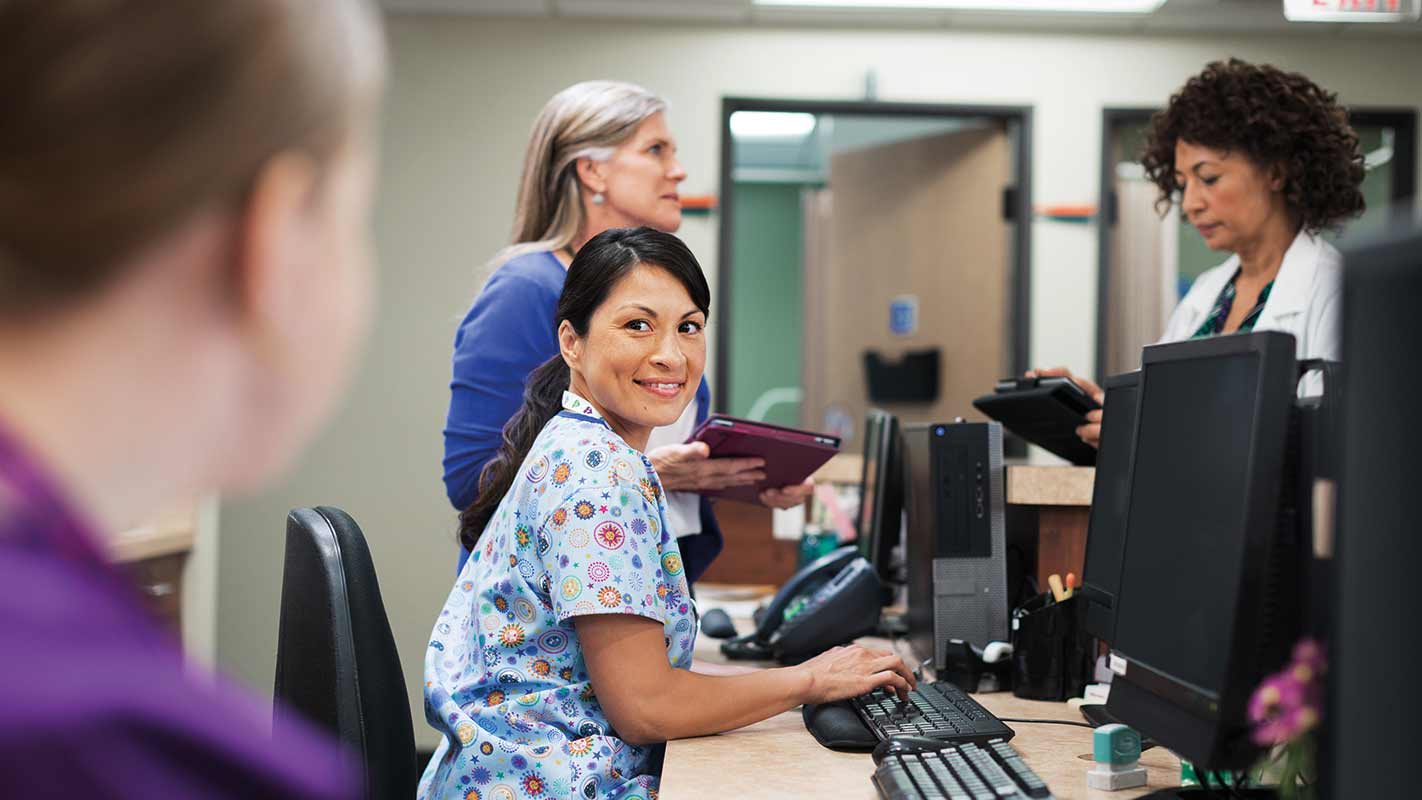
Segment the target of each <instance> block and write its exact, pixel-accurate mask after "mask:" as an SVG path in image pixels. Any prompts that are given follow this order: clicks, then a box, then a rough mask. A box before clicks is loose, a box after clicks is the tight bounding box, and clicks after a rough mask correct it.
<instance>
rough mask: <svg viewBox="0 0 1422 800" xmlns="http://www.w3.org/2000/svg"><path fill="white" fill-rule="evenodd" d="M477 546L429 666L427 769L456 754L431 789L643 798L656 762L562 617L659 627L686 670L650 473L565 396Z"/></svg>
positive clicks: (683, 626)
mask: <svg viewBox="0 0 1422 800" xmlns="http://www.w3.org/2000/svg"><path fill="white" fill-rule="evenodd" d="M482 539H483V541H482V542H481V546H480V547H479V549H477V550H475V551H474V554H473V555H472V556H471V557H470V559H469V563H468V564H467V565H466V566H465V568H464V572H463V573H462V574H461V575H460V576H459V581H458V582H457V583H456V584H455V586H454V591H453V592H451V593H450V596H449V601H448V602H447V603H445V607H444V611H442V612H441V613H440V615H439V622H438V623H437V624H436V625H435V631H434V636H433V638H432V641H431V642H430V650H429V654H428V656H427V657H426V660H425V681H426V683H425V686H426V707H427V709H428V710H429V718H430V722H431V724H433V725H435V726H436V727H438V728H440V729H441V730H443V731H444V733H445V734H446V739H445V743H444V744H443V745H442V746H441V752H440V753H437V754H436V755H437V756H438V755H445V754H446V752H447V750H448V747H449V742H450V740H451V737H452V739H453V740H454V741H457V742H459V744H460V746H461V747H460V750H461V752H460V755H459V756H458V757H457V758H455V759H453V760H448V759H441V758H436V759H435V760H434V761H433V762H431V764H432V765H433V767H434V772H433V774H432V775H430V776H429V777H430V778H432V779H433V783H435V784H438V785H445V786H450V787H456V788H457V789H458V791H456V792H453V793H451V794H452V796H455V797H461V798H462V797H464V796H466V794H467V792H468V790H469V789H475V790H477V791H478V792H479V794H478V795H475V796H482V797H486V798H498V797H504V796H507V797H525V796H527V797H540V796H548V797H570V796H573V795H582V796H589V797H596V796H608V797H647V796H648V792H649V791H650V790H651V787H652V786H654V785H655V782H654V779H653V778H652V776H650V775H648V774H646V773H647V772H648V768H649V762H650V760H651V748H647V747H637V746H634V745H629V744H626V743H624V742H623V741H622V740H620V739H618V738H617V737H616V735H615V734H613V733H612V725H611V723H609V722H608V720H607V716H606V715H605V714H604V713H603V710H602V707H601V706H599V705H598V702H597V698H596V696H595V695H594V693H593V687H592V683H591V682H590V681H589V679H588V671H587V665H586V664H584V663H583V654H582V651H581V649H580V648H579V646H578V638H577V632H576V631H575V630H574V629H573V625H572V618H573V617H576V616H583V615H588V614H636V615H638V616H642V617H648V618H650V619H654V620H656V621H657V622H660V623H662V627H663V631H664V633H665V636H666V641H667V660H668V662H669V663H670V664H671V665H672V666H673V667H677V668H680V669H689V668H690V667H691V647H692V643H693V642H694V641H695V638H696V625H695V619H694V617H693V613H692V609H691V603H690V599H689V598H688V597H687V591H686V577H685V575H684V574H683V571H682V566H681V553H680V552H678V550H677V545H676V536H675V535H673V534H672V533H671V532H670V531H668V530H667V527H666V507H665V502H664V501H663V499H662V490H661V484H660V482H659V481H658V480H657V474H656V472H654V471H653V470H652V464H651V462H650V461H648V460H647V458H646V456H644V455H642V454H641V453H639V452H637V451H636V450H634V449H632V448H631V447H629V446H628V445H627V443H626V442H624V441H622V439H621V437H619V436H618V435H617V434H616V433H614V432H613V431H612V429H611V428H610V427H608V425H607V422H606V421H604V420H603V418H602V416H601V415H600V414H599V413H598V412H597V410H596V409H594V408H593V407H592V406H591V405H589V404H588V403H587V402H586V401H584V400H582V399H581V398H579V397H578V396H577V395H574V394H572V393H571V392H569V393H565V394H564V395H563V410H562V411H561V412H560V413H559V414H558V415H557V416H556V417H554V418H553V421H552V422H549V423H548V425H547V427H545V428H544V429H543V432H542V433H541V434H539V436H538V439H537V441H536V442H535V443H534V446H533V450H532V452H530V453H529V455H528V458H527V459H525V461H524V463H523V468H522V469H521V470H519V473H518V477H517V478H516V479H515V480H514V488H513V490H512V491H510V492H509V493H508V495H507V496H506V497H505V498H504V501H503V503H501V504H500V505H499V509H498V511H497V512H496V514H495V516H494V519H493V520H492V521H490V523H489V526H488V527H487V528H485V530H484V535H483V537H482ZM451 773H459V774H461V775H462V776H464V777H465V778H467V779H468V780H467V781H465V782H461V781H459V780H458V779H454V780H450V775H451ZM445 796H450V795H448V794H447V795H445Z"/></svg>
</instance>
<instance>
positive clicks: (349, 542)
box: [276, 506, 419, 798]
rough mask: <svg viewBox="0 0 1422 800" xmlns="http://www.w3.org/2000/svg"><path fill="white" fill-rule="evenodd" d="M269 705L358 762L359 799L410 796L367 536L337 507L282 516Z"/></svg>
mask: <svg viewBox="0 0 1422 800" xmlns="http://www.w3.org/2000/svg"><path fill="white" fill-rule="evenodd" d="M276 699H277V700H278V701H279V702H282V703H285V705H287V706H289V707H291V708H294V709H296V710H297V711H299V712H301V713H302V714H304V715H306V716H307V717H308V718H310V719H311V720H312V721H314V722H316V723H317V724H318V725H321V726H323V727H325V728H327V729H329V730H330V731H331V732H332V733H333V734H335V735H336V737H337V738H339V739H340V741H341V743H342V744H343V745H344V746H345V747H346V748H347V750H348V751H349V752H351V753H352V754H354V755H356V756H358V757H359V758H360V763H361V766H362V770H363V773H362V775H361V777H362V779H363V782H364V790H365V796H366V797H368V798H406V797H414V796H415V785H416V782H417V781H418V780H419V768H418V765H417V762H416V757H415V732H414V728H413V727H412V726H411V723H410V703H409V701H408V700H407V699H406V695H405V676H404V673H403V672H402V671H401V669H400V654H399V652H397V651H396V649H395V637H394V636H393V635H392V634H391V633H390V622H389V620H388V619H386V616H385V604H384V603H383V602H381V599H380V585H379V583H378V582H377V581H376V578H375V565H374V564H372V563H371V560H370V550H369V548H367V547H366V544H365V536H363V535H362V534H361V532H360V527H359V526H358V525H356V523H355V520H353V519H351V517H350V515H349V514H347V513H346V512H344V511H342V510H340V509H339V508H332V507H330V506H319V507H317V508H314V509H312V508H298V509H296V510H294V511H292V512H291V513H290V514H289V515H287V518H286V564H285V568H284V571H283V574H282V585H281V630H280V633H279V638H278V640H277V665H276Z"/></svg>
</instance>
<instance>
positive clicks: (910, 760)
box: [874, 739, 1052, 800]
mask: <svg viewBox="0 0 1422 800" xmlns="http://www.w3.org/2000/svg"><path fill="white" fill-rule="evenodd" d="M874 785H875V786H876V787H878V788H879V794H880V796H882V797H884V798H886V799H887V800H919V798H922V799H923V800H1022V799H1023V798H1033V800H1052V793H1051V792H1050V791H1049V790H1048V789H1047V786H1046V784H1045V783H1042V780H1041V778H1039V777H1037V774H1036V773H1035V772H1033V771H1032V770H1031V768H1029V767H1028V766H1027V763H1026V762H1025V761H1024V760H1023V759H1022V756H1021V754H1019V753H1018V752H1017V751H1016V750H1014V749H1013V748H1012V746H1011V745H1009V744H1008V743H1007V742H1005V741H1003V740H1001V739H993V740H991V741H989V742H986V743H984V744H983V745H982V746H977V745H974V744H971V743H962V744H949V745H947V746H945V747H944V749H942V750H939V751H934V752H928V753H919V754H895V755H889V756H887V757H885V758H884V760H883V762H882V763H881V764H880V765H879V768H878V770H877V771H876V772H875V776H874Z"/></svg>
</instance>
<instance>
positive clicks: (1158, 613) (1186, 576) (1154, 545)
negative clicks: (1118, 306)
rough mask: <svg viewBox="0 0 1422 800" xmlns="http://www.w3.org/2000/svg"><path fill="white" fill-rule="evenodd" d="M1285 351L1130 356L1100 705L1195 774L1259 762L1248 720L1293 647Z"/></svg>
mask: <svg viewBox="0 0 1422 800" xmlns="http://www.w3.org/2000/svg"><path fill="white" fill-rule="evenodd" d="M1294 348H1295V341H1294V338H1293V337H1292V336H1290V335H1289V334H1286V333H1279V332H1256V333H1251V334H1243V335H1232V336H1220V337H1215V338H1210V339H1201V340H1195V341H1188V342H1178V343H1172V344H1165V345H1156V346H1154V347H1147V348H1146V349H1145V351H1144V353H1143V359H1142V360H1143V367H1142V371H1141V388H1140V392H1141V398H1140V406H1139V409H1138V411H1137V414H1138V419H1137V425H1136V447H1135V458H1134V463H1133V466H1132V469H1131V490H1130V510H1129V512H1128V514H1127V523H1126V548H1125V552H1124V554H1123V558H1122V564H1121V582H1120V591H1119V594H1118V602H1117V604H1116V628H1115V638H1114V640H1113V641H1112V659H1111V661H1112V668H1113V670H1115V671H1116V675H1115V678H1114V679H1113V681H1112V685H1111V694H1110V699H1109V701H1108V703H1107V706H1108V709H1109V711H1110V712H1111V713H1112V714H1113V715H1114V716H1116V717H1117V718H1119V719H1120V720H1121V721H1123V722H1125V723H1126V724H1128V725H1131V726H1132V727H1134V728H1136V729H1137V730H1139V731H1141V733H1142V734H1144V735H1147V736H1150V737H1152V738H1154V739H1155V740H1156V741H1158V742H1160V743H1161V744H1163V745H1165V746H1166V747H1168V748H1170V749H1171V750H1173V751H1175V752H1176V753H1178V754H1179V755H1180V756H1181V757H1182V758H1186V759H1189V760H1191V761H1193V762H1195V763H1196V764H1198V765H1200V766H1202V767H1205V768H1208V769H1242V768H1246V767H1248V766H1250V765H1251V764H1252V763H1253V761H1254V760H1255V758H1256V757H1257V755H1258V752H1259V751H1258V750H1257V749H1256V748H1255V746H1254V745H1253V744H1252V743H1251V742H1250V740H1249V736H1248V726H1247V723H1246V715H1245V710H1246V705H1247V702H1248V699H1249V696H1250V693H1251V692H1252V691H1253V690H1254V688H1255V686H1256V685H1257V684H1258V682H1259V681H1260V680H1261V679H1262V678H1263V677H1264V675H1265V674H1266V673H1267V672H1269V671H1272V670H1275V669H1278V668H1279V667H1280V666H1281V665H1282V663H1283V661H1284V658H1285V656H1286V655H1287V652H1288V647H1289V646H1290V645H1292V643H1293V639H1294V637H1295V636H1296V634H1297V621H1296V617H1295V621H1294V623H1293V624H1292V626H1290V624H1289V623H1288V622H1287V615H1286V614H1283V615H1281V612H1289V611H1291V610H1296V607H1297V603H1298V598H1297V597H1290V596H1287V591H1284V592H1280V590H1279V589H1278V583H1277V581H1276V578H1277V577H1279V574H1280V573H1283V572H1286V571H1287V570H1289V569H1291V568H1293V566H1292V565H1295V564H1296V563H1297V562H1296V559H1297V550H1296V549H1295V550H1288V548H1287V547H1286V546H1285V544H1282V543H1281V540H1284V541H1285V542H1288V541H1293V540H1294V539H1295V538H1296V537H1297V533H1298V532H1297V531H1296V530H1292V529H1291V525H1292V524H1294V523H1295V522H1296V516H1295V514H1294V512H1293V511H1292V510H1289V509H1286V508H1281V505H1284V506H1287V504H1288V499H1287V498H1290V497H1292V496H1293V494H1294V492H1293V491H1292V487H1293V485H1294V482H1293V480H1292V467H1288V466H1286V461H1287V454H1286V448H1287V445H1288V443H1289V440H1290V436H1289V433H1290V431H1289V429H1290V420H1291V417H1292V416H1293V405H1294V395H1295V387H1296V385H1297V383H1298V379H1297V367H1296V364H1295V358H1294ZM1107 416H1108V417H1109V414H1108V415H1107ZM1286 551H1287V552H1286ZM1290 627H1292V630H1290V629H1289V628H1290Z"/></svg>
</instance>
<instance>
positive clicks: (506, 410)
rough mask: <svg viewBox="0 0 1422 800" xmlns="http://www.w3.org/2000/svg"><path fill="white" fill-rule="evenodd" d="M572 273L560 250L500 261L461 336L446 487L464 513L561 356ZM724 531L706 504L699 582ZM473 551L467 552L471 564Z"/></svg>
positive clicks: (698, 541)
mask: <svg viewBox="0 0 1422 800" xmlns="http://www.w3.org/2000/svg"><path fill="white" fill-rule="evenodd" d="M567 274H568V273H567V270H566V269H564V267H563V264H562V262H560V261H559V260H558V259H557V257H556V256H554V255H553V254H552V253H550V252H547V251H543V252H536V253H528V254H525V255H522V256H518V257H517V258H513V259H510V260H509V261H508V262H506V263H504V264H503V265H501V266H499V267H498V269H496V270H495V271H494V274H493V275H492V276H491V277H490V278H489V281H488V283H486V284H485V285H484V288H483V290H482V291H480V292H479V296H478V297H476V298H474V304H473V305H472V306H471V307H470V308H469V313H468V314H466V315H465V316H464V321H463V322H461V323H460V325H459V330H458V331H457V332H456V333H455V334H454V358H453V365H452V366H453V369H452V373H453V375H452V377H451V379H450V382H449V414H448V416H447V417H446V419H445V425H444V487H445V492H446V493H447V494H448V495H449V502H450V503H451V504H452V505H453V506H454V507H455V509H457V510H461V511H462V510H463V509H465V508H467V507H468V506H469V505H470V504H471V503H473V502H474V499H475V498H476V497H477V496H478V494H479V474H480V473H481V472H482V471H483V470H484V465H485V464H487V463H489V461H490V460H491V459H492V458H493V457H494V456H495V455H496V454H497V453H498V450H499V445H500V443H501V442H502V441H503V429H504V424H505V423H506V422H508V421H509V419H510V418H511V417H513V415H514V412H516V411H518V409H519V407H520V406H522V405H523V389H524V382H525V381H526V380H527V378H528V376H529V374H530V373H532V372H533V370H535V369H537V368H538V366H539V365H540V364H542V363H543V362H545V361H547V360H548V359H550V358H552V357H553V356H555V355H557V354H558V336H557V330H558V326H557V320H556V319H555V318H556V316H557V313H558V298H559V297H560V296H561V295H562V294H563V281H564V280H565V279H566V278H567ZM710 400H711V391H710V388H709V387H708V386H707V384H706V381H705V380H704V379H703V380H702V381H701V385H700V386H698V387H697V390H696V405H697V415H696V418H697V422H698V423H699V422H700V421H701V420H703V419H705V418H706V415H707V412H708V411H709V408H710ZM721 546H722V540H721V530H720V528H719V527H718V526H717V525H716V517H715V515H714V514H713V513H712V511H711V504H710V502H709V501H708V500H706V499H705V498H703V499H702V501H701V533H700V534H698V535H695V536H689V537H684V538H682V539H681V551H682V558H683V560H684V561H685V563H686V572H687V575H688V577H689V578H690V580H692V581H695V580H696V579H697V578H698V577H700V575H701V573H702V572H704V571H705V570H706V567H708V566H710V564H711V561H712V560H713V559H714V558H715V557H716V555H717V554H718V553H720V552H721ZM467 557H468V552H467V551H463V550H462V548H461V553H460V556H459V567H460V568H461V569H462V568H463V567H464V560H465V558H467Z"/></svg>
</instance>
